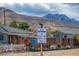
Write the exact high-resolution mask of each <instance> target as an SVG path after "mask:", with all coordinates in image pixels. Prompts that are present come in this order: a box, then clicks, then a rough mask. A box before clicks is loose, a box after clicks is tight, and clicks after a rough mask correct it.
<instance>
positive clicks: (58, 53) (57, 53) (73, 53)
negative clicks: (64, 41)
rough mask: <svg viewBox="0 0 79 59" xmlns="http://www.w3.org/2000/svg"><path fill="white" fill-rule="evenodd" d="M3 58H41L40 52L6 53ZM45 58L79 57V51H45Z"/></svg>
mask: <svg viewBox="0 0 79 59" xmlns="http://www.w3.org/2000/svg"><path fill="white" fill-rule="evenodd" d="M0 55H1V56H40V52H26V53H4V54H0ZM43 55H44V56H79V49H69V50H55V51H44V52H43Z"/></svg>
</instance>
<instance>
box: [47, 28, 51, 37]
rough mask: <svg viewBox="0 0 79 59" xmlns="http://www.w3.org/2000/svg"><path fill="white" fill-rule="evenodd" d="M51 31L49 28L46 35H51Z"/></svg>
mask: <svg viewBox="0 0 79 59" xmlns="http://www.w3.org/2000/svg"><path fill="white" fill-rule="evenodd" d="M51 33H52V29H51V28H49V29H48V30H47V36H48V37H51Z"/></svg>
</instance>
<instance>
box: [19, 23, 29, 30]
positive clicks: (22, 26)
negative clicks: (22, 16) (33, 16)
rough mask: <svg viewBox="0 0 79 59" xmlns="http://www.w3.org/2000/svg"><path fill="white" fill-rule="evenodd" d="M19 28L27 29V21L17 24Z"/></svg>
mask: <svg viewBox="0 0 79 59" xmlns="http://www.w3.org/2000/svg"><path fill="white" fill-rule="evenodd" d="M19 28H20V29H24V30H26V29H29V25H28V24H27V23H25V22H21V23H20V24H19Z"/></svg>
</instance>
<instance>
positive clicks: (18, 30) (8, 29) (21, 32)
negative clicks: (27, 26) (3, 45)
mask: <svg viewBox="0 0 79 59" xmlns="http://www.w3.org/2000/svg"><path fill="white" fill-rule="evenodd" d="M2 28H3V29H4V30H5V31H7V32H10V33H20V34H26V33H30V32H29V31H27V30H21V29H17V28H12V27H8V26H3V25H2Z"/></svg>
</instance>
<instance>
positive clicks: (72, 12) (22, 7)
mask: <svg viewBox="0 0 79 59" xmlns="http://www.w3.org/2000/svg"><path fill="white" fill-rule="evenodd" d="M0 7H6V8H9V9H11V10H13V11H15V12H17V13H20V14H24V15H29V16H39V17H41V16H44V15H47V14H49V13H50V14H56V13H58V14H65V15H67V16H68V17H70V18H74V19H76V20H78V21H79V4H78V3H0Z"/></svg>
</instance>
